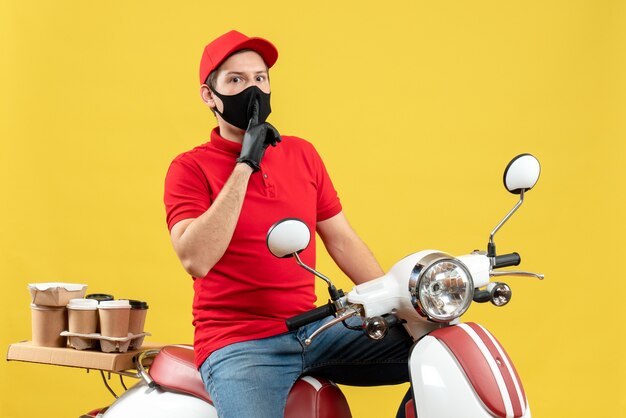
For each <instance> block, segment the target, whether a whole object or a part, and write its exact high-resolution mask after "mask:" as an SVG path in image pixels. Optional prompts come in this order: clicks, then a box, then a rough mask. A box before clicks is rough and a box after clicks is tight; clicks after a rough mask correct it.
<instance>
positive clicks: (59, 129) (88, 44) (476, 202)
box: [0, 0, 626, 418]
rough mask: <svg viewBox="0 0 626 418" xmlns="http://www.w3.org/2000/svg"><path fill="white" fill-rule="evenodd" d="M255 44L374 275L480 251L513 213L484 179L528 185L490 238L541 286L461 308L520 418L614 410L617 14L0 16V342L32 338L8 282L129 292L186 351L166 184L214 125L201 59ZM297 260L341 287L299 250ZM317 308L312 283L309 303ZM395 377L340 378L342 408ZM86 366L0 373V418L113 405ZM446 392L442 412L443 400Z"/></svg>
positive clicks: (102, 11) (601, 5) (619, 149)
mask: <svg viewBox="0 0 626 418" xmlns="http://www.w3.org/2000/svg"><path fill="white" fill-rule="evenodd" d="M232 28H237V29H239V30H240V31H242V32H244V33H247V34H250V35H257V36H263V37H267V38H269V39H271V40H272V41H273V42H274V43H275V44H276V45H277V46H278V49H279V51H280V58H279V60H278V62H277V64H276V66H275V68H274V69H273V70H272V74H271V75H272V104H273V108H274V112H273V113H272V115H271V117H270V121H271V122H272V123H273V124H274V125H275V126H276V127H277V128H278V129H279V131H281V132H282V133H285V134H294V135H299V136H302V137H304V138H307V139H309V140H310V141H312V142H313V143H314V144H315V145H316V147H317V149H318V150H319V152H320V153H321V154H322V156H323V158H324V160H325V162H326V164H327V167H328V169H329V171H330V173H331V175H332V177H333V179H334V182H335V186H336V187H337V189H338V190H339V191H340V195H341V198H342V202H343V204H344V209H345V212H346V214H347V215H348V218H349V219H350V221H351V223H352V224H353V226H354V227H355V229H356V230H357V231H358V232H359V233H360V235H361V236H362V237H363V238H364V240H365V241H366V242H367V243H368V244H369V246H370V247H371V249H372V250H373V252H374V253H375V254H376V256H377V257H378V258H379V260H380V262H381V264H382V265H383V267H384V268H385V269H388V268H389V267H391V266H392V265H393V263H395V262H396V261H397V260H399V259H400V258H402V257H403V256H404V255H406V254H407V253H410V252H413V251H417V250H420V249H424V248H437V249H441V250H445V251H448V252H450V253H452V254H464V253H466V252H468V251H471V250H473V249H475V248H485V245H486V242H487V237H488V233H489V231H490V230H491V229H492V228H493V227H494V226H495V224H496V223H497V222H498V221H499V220H500V218H501V217H502V216H504V214H506V212H507V211H508V210H509V209H510V208H511V207H512V206H513V204H514V203H515V197H513V196H512V195H509V194H508V193H506V192H505V191H504V189H503V187H502V179H501V176H502V170H503V169H504V167H505V166H506V164H507V162H508V160H509V159H510V158H511V157H513V156H514V155H517V154H518V153H521V152H530V153H533V154H534V155H536V156H537V157H538V158H539V159H540V161H541V164H542V174H541V179H540V181H539V183H538V185H537V187H536V188H535V189H534V190H533V191H532V192H530V193H529V194H528V196H527V201H526V203H525V204H524V206H522V208H521V209H520V212H519V213H518V215H517V216H515V217H514V218H513V219H512V220H511V222H510V223H509V224H507V225H506V226H505V227H504V228H503V229H502V231H501V232H500V234H499V235H498V236H497V237H496V242H497V244H498V248H499V250H500V251H501V252H509V251H519V252H520V253H521V254H522V256H523V263H522V267H523V268H526V269H529V270H533V271H541V272H543V273H545V274H546V279H545V281H543V282H540V281H537V280H533V279H526V278H512V279H510V280H508V282H509V283H510V284H511V286H512V288H513V292H514V297H513V301H512V302H511V303H510V305H509V306H507V307H505V308H501V309H497V308H495V307H493V306H491V305H489V306H487V305H483V306H474V307H472V308H471V309H470V311H469V313H468V315H467V316H466V319H467V320H474V321H478V322H480V323H482V324H483V325H485V326H486V327H487V328H488V329H490V330H491V331H492V332H493V333H494V334H495V335H496V336H497V337H498V338H499V339H500V341H501V342H502V343H503V345H504V346H505V347H506V348H507V349H508V352H509V354H510V356H511V357H512V358H513V360H514V361H515V363H516V366H517V369H518V371H519V373H520V375H521V377H522V379H523V382H524V386H525V389H526V392H527V394H528V397H529V400H530V403H531V406H532V408H533V412H534V414H533V415H534V416H536V417H549V418H553V417H587V416H592V417H617V416H619V417H626V395H625V393H626V384H625V383H624V382H625V381H626V379H625V376H626V361H625V360H624V355H625V352H624V342H625V337H624V319H625V314H624V308H623V306H624V300H623V298H624V293H626V278H625V274H624V265H623V253H624V250H625V247H624V244H623V237H624V235H625V232H626V231H625V228H624V221H623V220H622V216H623V214H624V210H625V209H626V205H625V197H624V196H625V193H624V183H625V182H626V170H624V163H625V159H626V158H625V157H626V145H625V143H626V141H625V139H626V138H625V136H626V123H625V122H624V114H625V113H624V112H625V111H626V77H625V74H626V58H625V55H626V29H625V28H626V2H623V1H619V0H615V1H599V0H594V1H574V0H562V1H546V0H530V1H496V0H494V1H484V0H478V1H463V2H462V1H392V2H366V1H354V2H352V1H343V2H342V1H337V0H334V1H317V2H310V3H306V4H304V3H301V2H297V1H282V2H252V1H248V0H242V1H237V2H231V1H223V2H209V1H178V2H170V1H168V2H164V1H127V0H126V1H120V0H112V1H106V2H92V1H68V0H63V1H42V0H37V1H28V0H25V1H23V0H19V1H18V0H3V1H2V2H0V60H1V61H0V63H1V64H0V85H1V89H0V92H1V94H0V141H1V142H0V192H1V197H0V219H1V221H2V230H1V232H0V278H1V285H2V287H1V289H2V292H1V300H2V301H3V303H2V313H0V347H1V348H2V350H6V348H7V346H8V345H9V344H10V343H12V342H16V341H20V340H25V339H29V338H30V312H29V306H28V304H29V296H28V292H27V289H26V285H27V283H30V282H45V281H69V282H85V283H88V284H89V289H88V290H89V292H108V293H112V294H114V295H115V296H116V297H120V298H121V297H130V298H141V299H145V300H147V301H148V302H149V304H150V311H149V315H148V321H147V325H146V328H147V330H148V331H150V332H152V334H153V337H152V341H163V342H171V343H189V342H191V341H192V326H191V313H190V304H191V297H192V289H191V280H190V279H189V278H188V277H187V276H186V275H185V273H184V271H183V270H182V268H181V267H180V265H179V263H178V260H177V259H176V257H175V255H174V252H173V250H172V249H171V246H170V242H169V237H168V233H167V229H166V226H165V220H164V209H163V205H162V188H163V178H164V175H165V171H166V169H167V167H168V165H169V162H170V161H171V160H172V158H174V156H176V155H177V154H179V153H181V152H183V151H185V150H188V149H190V148H192V147H193V146H195V145H198V144H200V143H203V142H205V141H206V140H207V139H208V134H209V131H210V129H211V127H212V126H213V125H214V119H213V117H212V115H211V114H210V113H209V112H208V110H207V109H205V108H204V107H203V106H202V104H201V102H200V98H199V95H198V80H197V67H198V61H199V58H200V54H201V51H202V47H203V46H204V44H205V43H206V42H208V41H210V40H211V39H212V38H214V37H216V36H217V35H219V34H221V33H223V32H225V31H227V30H229V29H232ZM318 267H319V268H320V269H321V270H322V271H324V272H326V273H327V274H329V275H331V277H335V278H337V281H338V284H340V285H341V286H342V287H344V288H349V284H348V282H347V281H346V280H345V279H342V278H341V274H340V273H339V271H338V270H337V269H336V267H334V266H333V265H332V263H331V262H330V261H329V257H328V256H327V255H326V253H325V252H323V250H320V260H319V263H318ZM320 295H323V293H320ZM404 390H405V387H394V388H384V389H380V388H366V389H362V388H358V389H353V388H347V389H346V390H345V392H346V394H347V396H348V399H349V401H350V403H351V407H352V410H353V413H354V416H355V418H368V417H379V416H393V414H394V413H395V408H396V404H397V402H398V400H399V399H400V397H401V396H402V394H403V392H404ZM111 400H112V398H111V397H110V395H109V394H108V393H107V392H106V390H105V389H104V387H103V386H102V384H101V382H100V378H99V376H98V375H97V374H94V373H91V374H86V373H85V371H84V370H81V369H69V368H61V367H53V366H43V365H34V364H25V363H16V362H10V363H7V362H4V361H2V362H0V416H1V417H7V418H20V417H34V416H47V417H68V416H69V417H72V416H74V417H77V416H78V415H80V414H81V413H83V412H86V411H88V410H90V409H92V408H95V407H99V406H104V405H106V404H108V403H110V402H111ZM451 401H452V400H451Z"/></svg>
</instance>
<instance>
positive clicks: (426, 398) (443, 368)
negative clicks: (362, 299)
mask: <svg viewBox="0 0 626 418" xmlns="http://www.w3.org/2000/svg"><path fill="white" fill-rule="evenodd" d="M454 328H469V327H468V326H467V325H466V324H462V325H457V326H454ZM455 331H456V330H455ZM459 332H462V333H465V332H467V330H466V329H463V330H459ZM469 332H472V331H471V329H470V330H469ZM479 345H480V343H479V344H477V345H476V346H475V347H474V348H476V349H478V350H479V351H481V354H483V356H484V359H485V361H484V363H483V364H488V365H489V366H488V367H487V366H484V365H483V366H478V365H474V366H472V367H474V368H475V370H474V376H475V377H476V376H482V379H480V381H478V382H472V381H470V379H469V378H468V376H467V374H466V371H465V370H464V369H463V366H462V364H463V363H466V362H464V361H463V360H464V359H463V358H457V356H456V355H455V354H454V353H452V352H451V350H450V349H449V347H447V346H446V344H445V343H444V342H442V341H441V340H439V339H438V338H436V337H434V336H431V335H427V336H425V337H424V338H422V339H421V340H420V341H419V342H418V343H416V344H415V346H414V347H413V351H412V352H411V357H410V358H409V371H410V375H411V387H412V389H413V399H414V401H415V403H414V405H415V407H416V413H417V416H418V417H419V418H429V417H437V418H458V417H463V418H493V417H494V416H496V417H502V418H522V417H523V418H530V417H531V415H530V408H529V407H528V401H527V399H526V396H525V395H524V393H523V389H522V387H521V383H520V382H519V381H518V378H517V374H516V373H515V372H514V370H513V373H510V371H509V370H510V369H508V368H507V367H509V368H510V367H512V364H510V361H509V360H508V357H506V355H504V356H496V357H494V356H492V355H491V354H490V353H489V351H488V350H484V351H482V349H481V347H479ZM461 356H462V354H461ZM468 357H469V356H468ZM503 359H504V361H503ZM504 363H508V364H504ZM499 364H500V365H501V366H500V365H499ZM479 368H480V369H481V370H476V369H479ZM485 369H486V370H485ZM502 369H504V370H505V371H504V372H502ZM502 374H505V375H508V376H507V377H511V376H512V378H513V379H514V380H515V383H514V384H513V385H512V387H509V388H507V384H506V383H509V384H510V380H509V379H507V380H508V382H505V379H504V378H503V377H502ZM492 376H493V380H492ZM494 380H495V384H494V382H493V381H494ZM476 386H482V388H481V387H476ZM479 392H481V393H482V395H483V396H484V397H486V398H487V401H485V400H484V399H483V398H482V397H481V396H480V395H479ZM511 392H513V393H511ZM487 404H490V405H489V406H487Z"/></svg>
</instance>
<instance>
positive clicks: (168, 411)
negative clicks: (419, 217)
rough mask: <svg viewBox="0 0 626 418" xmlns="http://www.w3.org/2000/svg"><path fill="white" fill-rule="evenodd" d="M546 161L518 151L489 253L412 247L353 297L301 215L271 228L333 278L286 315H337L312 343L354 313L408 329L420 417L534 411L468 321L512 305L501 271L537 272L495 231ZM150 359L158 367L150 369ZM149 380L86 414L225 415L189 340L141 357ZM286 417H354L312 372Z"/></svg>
mask: <svg viewBox="0 0 626 418" xmlns="http://www.w3.org/2000/svg"><path fill="white" fill-rule="evenodd" d="M540 171H541V170H540V165H539V162H538V160H537V159H536V158H535V157H533V156H532V155H530V154H522V155H518V156H517V157H515V158H514V159H513V160H512V161H511V162H510V163H509V164H508V166H507V167H506V169H505V171H504V185H505V187H506V188H507V190H508V191H509V192H511V193H513V194H518V195H519V200H518V202H517V204H516V205H515V206H514V207H513V209H512V210H511V211H510V212H509V213H508V214H507V215H506V216H505V217H504V219H502V221H501V222H500V223H498V225H497V226H496V227H495V228H494V229H493V231H492V232H491V234H490V236H489V242H488V245H487V251H473V252H472V253H470V254H466V255H461V256H457V257H454V256H451V255H449V254H447V253H445V252H442V251H438V250H425V251H419V252H417V253H414V254H411V255H409V256H407V257H405V258H403V259H402V260H400V261H399V262H398V263H396V264H395V265H394V266H393V267H392V268H391V269H390V271H389V272H388V273H387V274H385V275H384V276H382V277H380V278H378V279H375V280H372V281H369V282H366V283H363V284H360V285H357V286H355V287H354V288H353V289H352V290H351V291H350V292H349V293H347V294H345V293H344V292H343V291H342V290H340V289H337V288H336V287H335V286H334V285H333V283H332V281H331V280H330V279H329V278H328V277H326V276H324V275H323V274H322V273H320V272H318V271H316V270H315V269H313V268H311V267H309V266H307V265H306V264H304V263H303V262H302V260H301V259H300V257H299V255H298V254H299V253H300V252H302V251H303V250H304V249H305V248H306V247H307V246H308V244H309V242H310V239H311V233H310V231H309V229H308V227H307V226H306V224H305V223H304V222H302V221H300V220H298V219H283V220H281V221H278V222H277V223H276V224H274V225H273V226H272V227H271V228H270V230H269V231H268V234H267V246H268V249H269V250H270V252H271V253H272V254H273V255H275V256H276V257H280V258H289V257H293V258H294V259H295V261H296V262H297V263H298V264H299V265H300V266H301V267H302V268H304V269H306V270H307V271H309V272H310V273H312V274H314V275H315V276H317V277H319V278H321V279H322V280H324V281H325V282H326V284H327V285H328V291H329V295H330V300H329V301H328V303H327V304H325V305H322V306H320V307H318V308H315V309H313V310H311V311H308V312H305V313H303V314H301V315H298V316H296V317H293V318H290V319H288V320H287V321H286V323H287V327H288V328H289V329H290V330H295V329H298V328H299V327H301V326H303V325H306V324H309V323H312V322H314V321H317V320H319V319H322V318H326V317H328V316H333V317H334V318H333V319H332V320H330V321H328V322H326V323H324V325H322V326H321V327H320V328H319V329H317V330H315V331H314V332H313V333H312V334H311V335H310V336H309V337H308V339H307V340H306V341H305V344H307V345H310V344H315V338H316V337H317V336H318V335H319V334H320V333H322V332H324V331H325V330H327V329H328V328H330V327H332V326H335V325H337V324H340V323H342V322H344V321H346V320H347V319H349V318H353V317H355V318H360V321H361V323H362V330H363V332H365V333H366V335H367V336H368V337H369V338H372V339H374V340H381V339H383V338H385V336H386V335H387V333H388V331H389V329H390V328H391V327H393V326H403V327H404V328H405V329H406V331H407V332H408V334H409V335H410V336H411V337H412V338H413V340H414V341H415V344H414V346H413V348H412V350H411V354H410V357H409V360H408V364H407V367H408V368H409V372H410V379H411V381H410V383H411V389H412V393H413V400H412V401H410V402H408V403H407V404H406V416H407V417H419V418H458V417H464V418H488V417H501V418H522V417H523V418H530V417H531V413H530V406H529V404H528V400H527V397H526V394H525V392H524V388H523V386H522V382H521V380H520V378H519V375H518V374H517V371H516V370H515V367H514V365H513V362H512V361H511V359H510V358H509V356H508V355H507V353H506V351H505V350H504V348H503V347H502V346H501V345H500V343H499V342H498V341H497V340H496V338H495V337H494V336H493V335H492V334H491V333H489V331H487V329H485V328H484V327H483V326H481V325H479V324H476V323H471V322H470V323H461V322H460V320H459V318H460V317H461V316H462V315H463V314H464V313H465V312H466V311H467V309H468V308H469V306H470V304H471V303H472V302H476V303H485V302H491V303H492V304H494V305H495V306H504V305H506V304H507V303H508V302H509V301H510V300H511V296H512V291H511V288H510V287H509V286H508V285H507V284H505V283H503V282H498V281H492V280H491V279H492V278H495V279H499V278H500V277H503V276H526V277H536V278H538V279H543V275H541V274H537V273H531V272H527V271H519V270H508V271H496V270H497V269H500V268H503V267H510V266H517V265H519V264H520V262H521V257H520V255H519V254H518V253H515V252H513V253H509V254H503V255H497V254H496V245H495V242H494V236H495V234H496V232H498V231H499V230H500V228H501V227H502V226H503V225H504V224H505V222H507V221H508V220H509V219H510V217H511V216H512V215H513V214H514V213H515V212H516V211H517V209H519V207H520V206H521V205H522V203H523V202H524V195H525V193H526V192H528V191H529V190H530V189H532V188H533V187H534V186H535V184H536V182H537V180H538V179H539V174H540ZM149 360H152V363H151V365H150V367H149V369H146V367H145V366H144V365H145V364H146V363H147V362H148V361H149ZM135 366H136V369H137V377H139V378H140V379H141V380H140V381H139V383H137V384H136V385H135V386H133V387H132V388H130V389H129V390H127V391H126V392H125V393H124V394H123V395H122V396H120V397H119V399H117V401H116V402H115V403H113V404H112V405H111V406H110V407H108V408H104V409H102V410H95V411H92V412H91V413H88V414H86V415H83V416H82V417H81V418H87V417H102V418H118V417H128V416H133V415H138V416H150V417H155V418H159V417H171V416H177V417H181V418H196V417H198V418H200V417H203V418H216V417H217V413H216V411H215V408H214V407H213V406H212V402H211V399H210V397H209V395H208V394H207V393H206V391H205V389H204V385H203V383H202V381H201V379H200V375H199V373H198V371H197V370H196V368H195V366H194V363H193V350H192V348H191V347H189V346H166V347H164V348H162V349H161V350H149V351H145V352H143V353H141V355H140V356H138V358H137V359H136V360H135ZM285 417H286V418H296V417H298V418H308V417H326V418H349V417H351V413H350V409H349V407H348V404H347V402H346V399H345V396H344V395H343V394H342V393H341V391H340V390H339V388H338V387H337V386H336V385H335V384H334V383H333V382H330V381H328V380H325V379H320V378H316V377H313V376H304V377H302V378H300V380H298V381H297V382H296V384H295V385H294V387H293V388H292V390H291V393H290V394H289V398H288V401H287V405H286V410H285Z"/></svg>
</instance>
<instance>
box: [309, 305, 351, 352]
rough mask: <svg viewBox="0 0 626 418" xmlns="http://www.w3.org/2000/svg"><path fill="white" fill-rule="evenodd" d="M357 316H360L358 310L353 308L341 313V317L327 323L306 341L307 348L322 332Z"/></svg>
mask: <svg viewBox="0 0 626 418" xmlns="http://www.w3.org/2000/svg"><path fill="white" fill-rule="evenodd" d="M355 315H359V310H358V309H356V308H353V307H350V308H347V309H346V310H345V311H343V312H342V313H341V315H339V316H338V317H336V318H335V319H333V320H331V321H328V322H327V323H325V324H324V325H322V326H321V327H319V328H318V329H316V330H315V331H313V334H311V336H310V337H309V338H307V339H306V340H304V345H306V346H309V345H311V342H312V341H313V339H314V338H315V337H317V336H318V335H320V334H321V333H322V332H324V331H326V330H327V329H328V328H330V327H332V326H333V325H336V324H338V323H340V322H343V321H345V320H346V319H348V318H352V317H353V316H355Z"/></svg>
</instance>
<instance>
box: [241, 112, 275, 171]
mask: <svg viewBox="0 0 626 418" xmlns="http://www.w3.org/2000/svg"><path fill="white" fill-rule="evenodd" d="M254 119H255V118H252V119H250V123H248V129H247V130H246V133H245V135H244V136H243V143H242V146H241V154H240V155H239V158H237V162H240V163H246V164H248V165H249V166H250V167H252V170H253V171H259V170H260V169H261V159H262V158H263V155H264V154H265V150H266V149H267V147H269V146H270V145H271V146H273V147H275V146H276V144H277V143H279V142H280V141H281V140H282V139H281V138H280V134H279V133H278V131H277V130H276V128H274V127H273V126H272V125H270V124H269V123H267V122H264V123H262V124H260V125H257V124H256V123H254V122H255V120H254Z"/></svg>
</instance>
